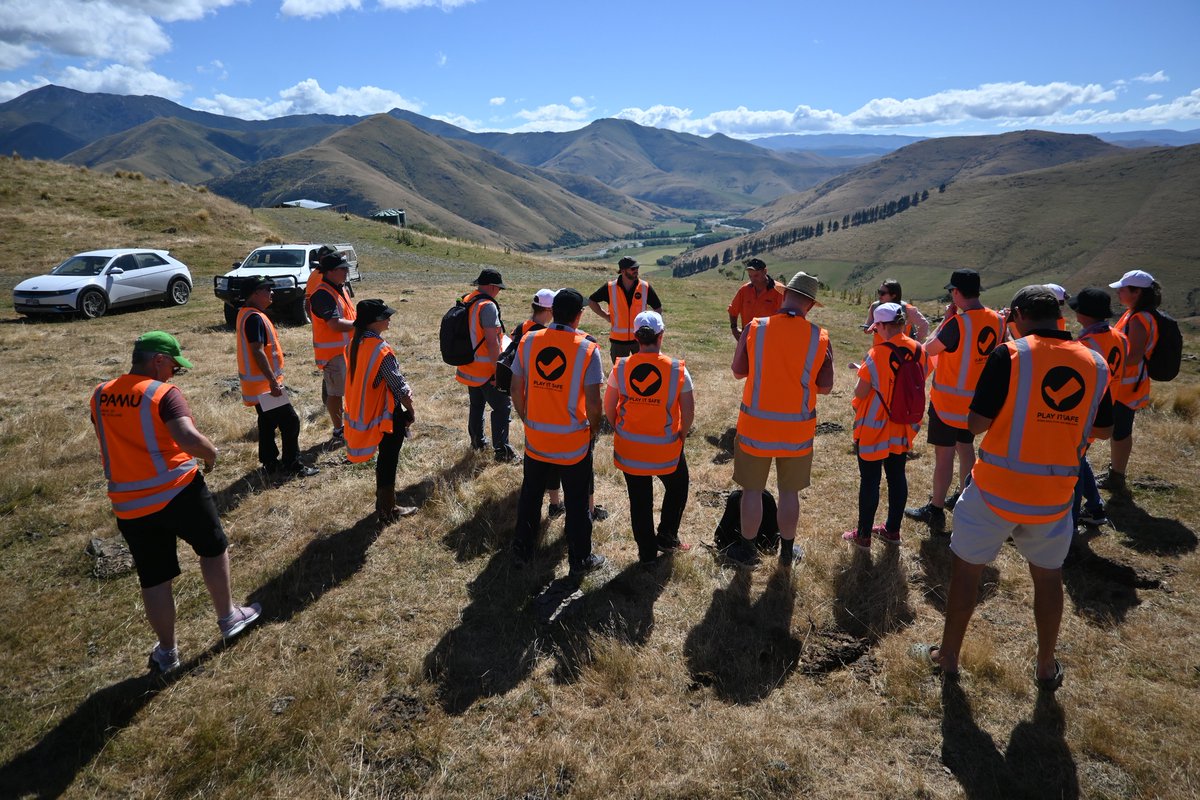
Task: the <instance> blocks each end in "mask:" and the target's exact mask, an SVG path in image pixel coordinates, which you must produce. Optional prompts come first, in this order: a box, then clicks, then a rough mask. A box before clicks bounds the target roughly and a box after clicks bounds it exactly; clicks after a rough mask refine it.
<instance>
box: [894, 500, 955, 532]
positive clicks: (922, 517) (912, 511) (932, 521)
mask: <svg viewBox="0 0 1200 800" xmlns="http://www.w3.org/2000/svg"><path fill="white" fill-rule="evenodd" d="M904 516H906V517H908V518H909V519H915V520H916V521H917V522H924V523H925V524H926V525H928V526H929V530H931V531H933V532H934V533H941V532H943V531H944V530H946V510H945V509H943V508H938V507H937V506H935V505H934V504H933V503H926V504H925V505H923V506H921V507H920V508H906V509H904Z"/></svg>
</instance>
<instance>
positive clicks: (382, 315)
mask: <svg viewBox="0 0 1200 800" xmlns="http://www.w3.org/2000/svg"><path fill="white" fill-rule="evenodd" d="M354 311H355V315H354V325H355V326H356V327H359V328H365V327H367V326H368V325H370V324H371V323H372V322H378V321H379V320H381V319H388V318H389V317H391V316H392V315H393V314H395V313H396V309H394V308H392V307H391V306H389V305H388V304H387V303H385V302H383V301H382V300H379V299H378V298H371V299H370V300H359V301H358V305H357V306H355V308H354Z"/></svg>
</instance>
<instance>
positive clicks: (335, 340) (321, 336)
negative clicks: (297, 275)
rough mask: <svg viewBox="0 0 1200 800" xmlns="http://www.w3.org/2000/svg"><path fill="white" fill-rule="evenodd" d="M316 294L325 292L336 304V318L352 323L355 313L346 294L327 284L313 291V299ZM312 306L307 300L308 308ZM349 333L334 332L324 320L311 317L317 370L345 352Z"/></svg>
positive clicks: (348, 342) (322, 284)
mask: <svg viewBox="0 0 1200 800" xmlns="http://www.w3.org/2000/svg"><path fill="white" fill-rule="evenodd" d="M317 292H325V293H326V294H328V295H329V296H330V297H332V298H333V299H334V302H336V303H337V308H338V311H337V316H338V317H340V318H341V319H344V320H347V321H349V322H353V321H354V317H355V311H354V306H352V305H351V304H350V300H349V299H348V298H347V297H346V294H345V293H344V292H342V291H340V290H338V289H335V288H334V287H333V286H332V285H330V284H328V283H321V284H320V285H318V286H317V288H316V290H315V291H313V297H316V295H317ZM311 306H312V300H311V299H310V300H309V307H310V308H311ZM350 337H351V332H350V331H335V330H334V329H333V327H332V326H331V325H330V324H329V323H328V322H326V321H325V320H323V319H321V318H320V317H318V316H317V315H316V314H313V315H312V339H313V356H314V357H315V358H316V361H317V368H318V369H325V365H326V364H328V363H329V362H330V361H332V360H333V359H335V358H337V357H338V356H339V355H341V354H342V353H343V352H344V351H345V350H346V345H348V344H350Z"/></svg>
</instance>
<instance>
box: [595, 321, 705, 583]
mask: <svg viewBox="0 0 1200 800" xmlns="http://www.w3.org/2000/svg"><path fill="white" fill-rule="evenodd" d="M664 330H665V326H664V325H663V318H662V317H661V316H660V315H659V314H658V313H657V312H655V311H643V312H642V313H641V314H638V315H637V318H636V319H635V320H634V336H636V337H637V341H638V346H639V347H641V351H640V352H638V353H637V354H636V355H632V356H626V357H625V358H621V359H618V360H617V363H616V366H614V367H613V370H612V373H611V374H610V375H609V377H608V385H607V387H606V388H605V390H604V416H605V417H607V418H608V423H609V425H611V426H612V429H613V463H614V464H616V466H617V469H619V470H621V473H622V474H623V475H624V476H625V485H626V488H627V489H628V491H629V521H630V523H631V525H632V527H633V539H634V541H635V542H636V543H637V548H638V561H640V562H641V563H643V564H649V563H652V562H653V561H654V560H655V559H657V558H658V554H659V552H660V551H661V552H664V553H671V552H674V551H676V550H682V551H687V550H691V549H692V546H691V545H690V544H684V543H683V542H680V541H679V523H680V521H681V520H682V519H683V510H684V508H685V507H686V505H687V496H688V467H687V457H686V456H685V455H684V452H683V443H684V441H686V439H687V436H688V434H689V433H690V432H691V429H692V420H693V419H695V414H696V406H695V399H694V397H693V395H692V376H691V375H689V374H688V371H687V366H686V365H685V364H684V363H683V359H681V358H671V357H670V356H666V355H663V352H662V339H663V331H664ZM655 475H657V476H658V479H659V480H660V481H661V482H662V485H663V502H662V514H661V515H660V517H659V523H658V532H657V534H656V533H655V530H654V483H653V479H652V478H653V476H655Z"/></svg>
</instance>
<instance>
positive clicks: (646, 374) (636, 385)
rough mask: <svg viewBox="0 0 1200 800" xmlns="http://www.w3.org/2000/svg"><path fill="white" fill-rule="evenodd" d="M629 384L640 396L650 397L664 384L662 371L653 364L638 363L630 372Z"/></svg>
mask: <svg viewBox="0 0 1200 800" xmlns="http://www.w3.org/2000/svg"><path fill="white" fill-rule="evenodd" d="M629 385H630V386H632V387H633V391H635V392H636V393H637V394H638V395H639V396H640V397H650V396H651V395H653V394H654V393H655V392H657V391H658V388H659V387H660V386H662V373H661V372H659V370H658V367H656V366H654V365H653V364H638V365H637V366H636V367H634V368H633V371H632V372H631V373H629Z"/></svg>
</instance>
